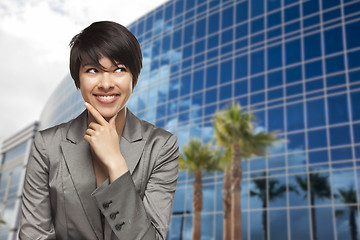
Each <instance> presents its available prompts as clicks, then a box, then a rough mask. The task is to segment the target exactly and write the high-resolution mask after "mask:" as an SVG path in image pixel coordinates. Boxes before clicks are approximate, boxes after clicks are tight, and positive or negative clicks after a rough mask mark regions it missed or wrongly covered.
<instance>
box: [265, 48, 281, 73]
mask: <svg viewBox="0 0 360 240" xmlns="http://www.w3.org/2000/svg"><path fill="white" fill-rule="evenodd" d="M281 46H282V45H277V46H274V47H270V48H268V69H273V68H278V67H281V66H282V51H281V49H282V48H281Z"/></svg>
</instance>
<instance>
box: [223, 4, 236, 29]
mask: <svg viewBox="0 0 360 240" xmlns="http://www.w3.org/2000/svg"><path fill="white" fill-rule="evenodd" d="M233 12H234V8H232V7H230V8H227V9H225V10H223V12H222V28H227V27H230V26H232V25H233V18H234V17H233V16H234V14H233Z"/></svg>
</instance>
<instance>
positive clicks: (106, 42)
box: [69, 21, 142, 88]
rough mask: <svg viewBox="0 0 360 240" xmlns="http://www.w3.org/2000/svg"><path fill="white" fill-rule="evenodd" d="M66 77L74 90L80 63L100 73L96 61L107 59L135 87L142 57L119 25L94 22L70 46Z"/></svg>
mask: <svg viewBox="0 0 360 240" xmlns="http://www.w3.org/2000/svg"><path fill="white" fill-rule="evenodd" d="M69 46H70V48H71V50H70V74H71V77H72V78H73V79H74V82H75V85H76V87H77V88H80V79H79V71H80V64H81V62H83V61H84V62H86V63H88V64H92V65H94V66H96V67H99V68H100V69H102V68H103V66H101V65H100V63H99V59H100V58H102V57H107V58H109V59H110V60H111V61H112V62H113V63H114V65H117V64H124V65H125V67H127V68H128V69H129V70H130V72H131V74H132V77H133V88H134V87H135V85H136V83H137V80H138V77H139V74H140V70H141V68H142V54H141V49H140V45H139V42H138V41H137V39H136V37H135V36H134V35H133V34H132V33H131V32H130V31H129V30H128V29H127V28H126V27H124V26H122V25H121V24H118V23H115V22H111V21H101V22H94V23H92V24H91V25H90V26H88V27H87V28H85V29H84V30H83V31H81V32H80V33H79V34H77V35H75V36H74V37H73V38H72V40H71V42H70V45H69Z"/></svg>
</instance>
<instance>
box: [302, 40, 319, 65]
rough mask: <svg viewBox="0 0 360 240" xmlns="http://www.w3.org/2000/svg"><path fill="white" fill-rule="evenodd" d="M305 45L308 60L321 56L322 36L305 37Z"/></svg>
mask: <svg viewBox="0 0 360 240" xmlns="http://www.w3.org/2000/svg"><path fill="white" fill-rule="evenodd" d="M304 43H305V59H306V60H308V59H312V58H315V57H320V56H321V44H320V34H313V35H310V36H307V37H305V39H304Z"/></svg>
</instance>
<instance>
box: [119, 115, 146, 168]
mask: <svg viewBox="0 0 360 240" xmlns="http://www.w3.org/2000/svg"><path fill="white" fill-rule="evenodd" d="M145 143H146V139H144V137H143V130H142V124H141V120H140V119H139V118H137V117H136V116H135V115H134V114H133V113H132V112H131V111H130V110H127V112H126V122H125V126H124V130H123V133H122V138H121V141H120V151H121V154H122V155H123V157H124V158H125V161H126V164H127V166H128V169H129V172H130V174H132V173H133V172H134V170H135V168H136V166H137V164H138V162H139V160H140V157H141V154H142V152H143V150H144V147H145Z"/></svg>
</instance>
